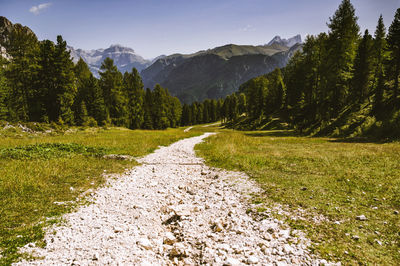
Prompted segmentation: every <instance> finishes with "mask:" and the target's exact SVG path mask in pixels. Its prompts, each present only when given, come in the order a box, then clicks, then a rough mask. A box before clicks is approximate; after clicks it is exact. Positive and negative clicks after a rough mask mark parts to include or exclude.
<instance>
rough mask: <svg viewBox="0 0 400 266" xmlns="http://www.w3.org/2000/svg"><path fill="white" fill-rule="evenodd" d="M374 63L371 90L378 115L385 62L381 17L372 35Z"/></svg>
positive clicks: (384, 30) (384, 40)
mask: <svg viewBox="0 0 400 266" xmlns="http://www.w3.org/2000/svg"><path fill="white" fill-rule="evenodd" d="M374 37H375V38H374V45H373V50H374V61H373V71H374V72H373V90H374V94H375V95H374V110H375V113H376V114H377V113H379V110H380V108H381V105H382V100H383V93H384V89H385V88H384V86H385V85H384V75H385V74H384V62H385V61H386V47H387V43H386V29H385V25H384V23H383V17H382V15H381V16H380V17H379V20H378V25H377V26H376V30H375V35H374Z"/></svg>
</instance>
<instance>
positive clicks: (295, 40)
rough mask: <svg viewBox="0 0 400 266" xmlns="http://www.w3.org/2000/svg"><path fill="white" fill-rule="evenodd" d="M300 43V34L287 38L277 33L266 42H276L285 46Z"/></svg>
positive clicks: (270, 43) (272, 43)
mask: <svg viewBox="0 0 400 266" xmlns="http://www.w3.org/2000/svg"><path fill="white" fill-rule="evenodd" d="M298 43H302V40H301V35H300V34H297V35H296V36H293V37H292V38H289V39H282V38H281V36H279V35H277V36H275V37H274V38H272V40H271V41H270V42H269V43H268V44H267V45H268V46H270V45H274V44H278V45H282V46H286V47H292V46H294V45H295V44H298Z"/></svg>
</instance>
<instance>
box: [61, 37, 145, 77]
mask: <svg viewBox="0 0 400 266" xmlns="http://www.w3.org/2000/svg"><path fill="white" fill-rule="evenodd" d="M68 49H69V50H70V52H71V56H72V58H73V61H74V62H75V63H76V62H78V60H79V58H82V59H83V60H84V61H85V62H86V63H87V64H88V66H89V68H90V70H91V71H92V73H93V74H94V75H95V76H96V77H98V76H99V74H98V72H99V70H100V67H101V63H102V62H103V61H104V59H106V58H107V57H109V58H111V59H113V60H114V63H115V65H116V66H117V67H118V69H119V70H120V71H121V72H122V73H124V72H126V71H129V72H130V71H132V68H133V67H135V68H136V69H137V70H138V71H139V72H140V71H142V70H143V69H145V68H146V67H148V66H150V65H151V63H152V60H147V59H144V58H143V57H141V56H140V55H138V54H136V53H135V51H134V50H133V49H132V48H129V47H124V46H122V45H118V44H115V45H111V46H110V47H109V48H107V49H96V50H89V51H88V50H82V49H76V50H75V49H74V48H73V47H71V46H68Z"/></svg>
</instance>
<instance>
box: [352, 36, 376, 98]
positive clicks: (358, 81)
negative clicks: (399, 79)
mask: <svg viewBox="0 0 400 266" xmlns="http://www.w3.org/2000/svg"><path fill="white" fill-rule="evenodd" d="M372 46H373V42H372V36H371V35H370V34H369V32H368V30H365V33H364V36H363V38H362V40H361V42H360V44H359V46H358V50H357V55H356V58H355V61H354V77H353V86H352V90H353V93H352V95H353V97H354V102H359V103H362V102H363V101H364V100H365V99H366V98H367V97H369V96H370V89H371V85H372V67H373V66H372V59H373V56H372V52H373V50H372Z"/></svg>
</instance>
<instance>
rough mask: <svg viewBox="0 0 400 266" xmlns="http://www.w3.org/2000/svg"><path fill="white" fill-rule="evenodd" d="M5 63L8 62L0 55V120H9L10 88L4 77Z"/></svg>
mask: <svg viewBox="0 0 400 266" xmlns="http://www.w3.org/2000/svg"><path fill="white" fill-rule="evenodd" d="M5 62H6V60H5V59H4V58H3V56H2V55H0V120H8V118H9V113H8V106H7V102H8V93H9V88H8V84H7V79H6V77H5V75H4V68H5Z"/></svg>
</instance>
